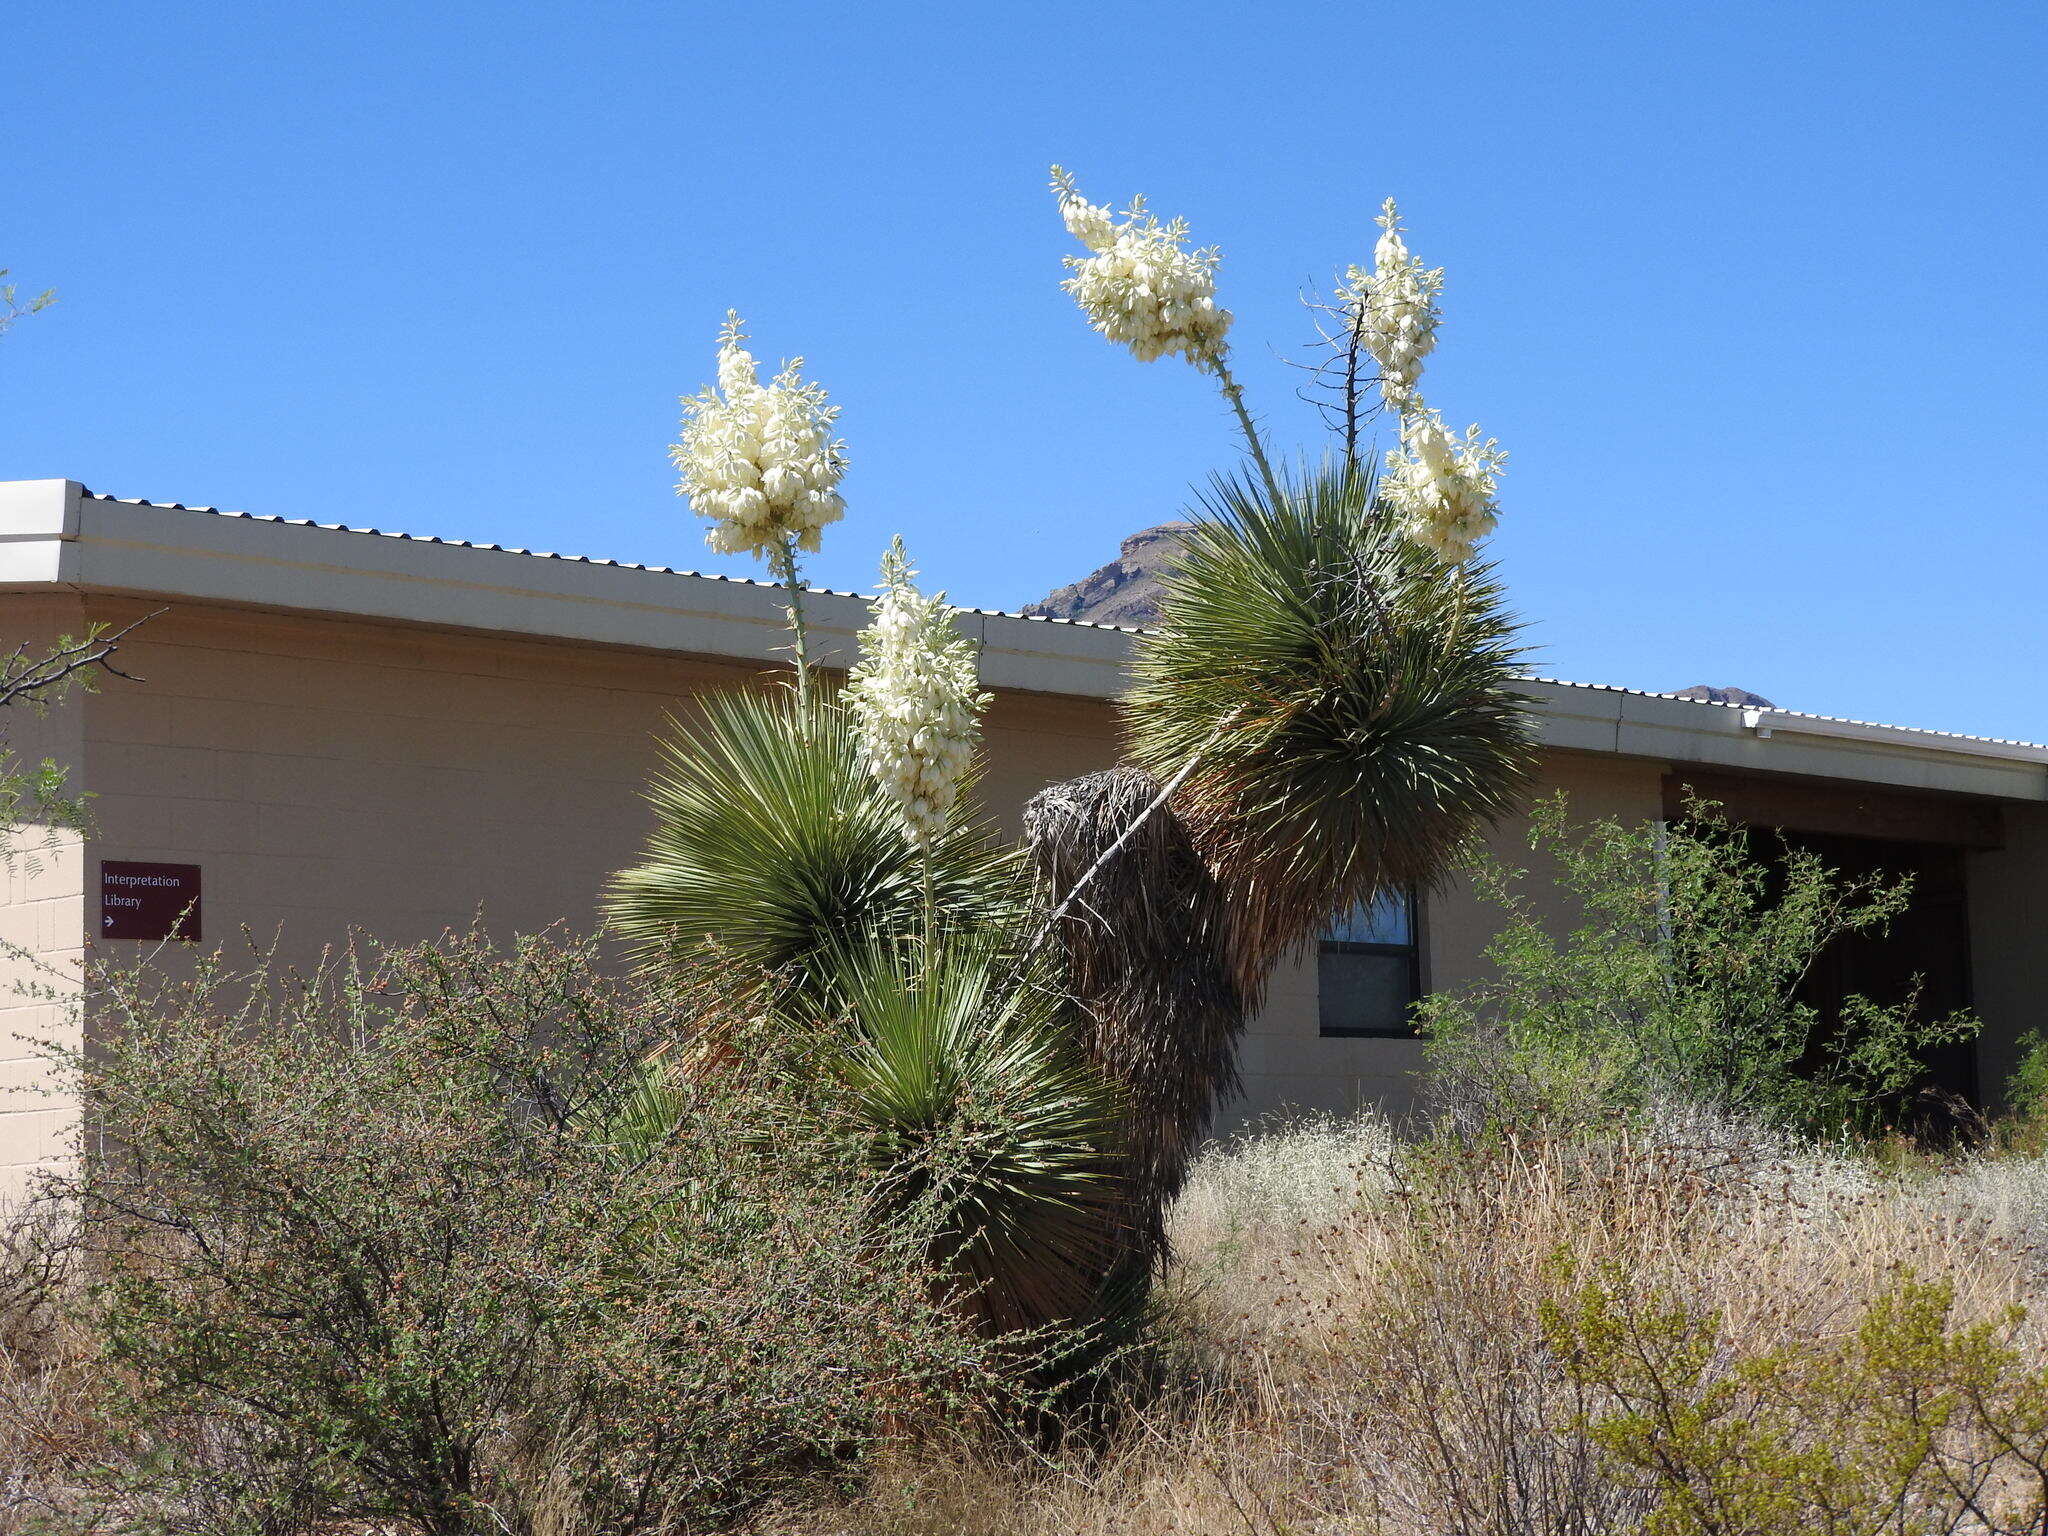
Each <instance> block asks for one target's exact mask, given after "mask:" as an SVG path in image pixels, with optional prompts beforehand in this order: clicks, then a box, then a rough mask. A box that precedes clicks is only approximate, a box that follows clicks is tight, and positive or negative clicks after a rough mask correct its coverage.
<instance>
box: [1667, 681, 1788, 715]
mask: <svg viewBox="0 0 2048 1536" xmlns="http://www.w3.org/2000/svg"><path fill="white" fill-rule="evenodd" d="M1672 697H1673V698H1674V699H1698V700H1699V701H1700V702H1701V703H1702V704H1739V705H1741V706H1742V707H1743V708H1744V709H1776V708H1777V707H1778V706H1777V705H1775V704H1773V703H1772V702H1771V701H1770V700H1769V699H1767V698H1765V697H1764V696H1763V695H1762V694H1760V693H1751V692H1750V691H1749V690H1748V689H1747V688H1712V687H1709V686H1708V685H1707V684H1705V683H1694V684H1693V685H1692V686H1691V687H1690V688H1681V689H1679V690H1678V691H1677V692H1676V693H1674V694H1673V695H1672Z"/></svg>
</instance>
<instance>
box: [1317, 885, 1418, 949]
mask: <svg viewBox="0 0 2048 1536" xmlns="http://www.w3.org/2000/svg"><path fill="white" fill-rule="evenodd" d="M1409 907H1410V903H1409V900H1408V893H1407V892H1406V891H1389V892H1388V893H1387V894H1386V895H1384V896H1382V897H1380V899H1379V900H1378V901H1375V902H1370V903H1361V904H1360V905H1358V906H1356V907H1353V908H1352V909H1351V910H1350V911H1349V912H1347V913H1345V914H1344V915H1343V916H1342V917H1340V918H1338V919H1337V921H1336V922H1334V923H1332V924H1331V925H1330V928H1329V931H1328V932H1327V933H1325V934H1324V935H1323V937H1324V938H1326V939H1332V940H1335V941H1336V942H1337V943H1340V944H1409V943H1412V942H1414V937H1413V936H1414V927H1415V925H1414V922H1413V920H1412V918H1411V916H1410V912H1409Z"/></svg>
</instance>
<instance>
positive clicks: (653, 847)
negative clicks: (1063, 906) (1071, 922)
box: [608, 689, 1016, 985]
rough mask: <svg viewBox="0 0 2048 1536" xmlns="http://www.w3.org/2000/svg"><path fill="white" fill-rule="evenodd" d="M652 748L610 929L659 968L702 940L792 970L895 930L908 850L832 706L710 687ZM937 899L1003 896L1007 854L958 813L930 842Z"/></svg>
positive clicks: (986, 905)
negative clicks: (642, 844)
mask: <svg viewBox="0 0 2048 1536" xmlns="http://www.w3.org/2000/svg"><path fill="white" fill-rule="evenodd" d="M702 709H703V716H702V719H701V720H699V721H698V722H696V723H694V724H691V725H687V726H685V725H678V726H677V727H676V729H675V732H674V734H673V735H672V736H671V737H670V738H669V739H668V740H667V741H665V742H664V743H663V744H662V767H661V770H660V771H659V772H658V773H657V774H656V776H655V779H654V782H653V783H652V785H651V786H650V787H649V790H648V799H649V800H650V801H651V802H652V804H653V806H654V813H655V828H654V832H653V833H652V835H651V836H650V837H649V839H648V842H647V850H646V854H645V856H644V857H643V859H642V860H641V862H640V863H638V864H636V865H635V866H633V867H632V868H630V869H627V870H624V871H622V872H621V873H620V874H618V875H617V876H615V877H614V878H613V882H612V890H611V896H610V899H609V902H608V908H609V915H610V919H611V924H612V927H613V929H614V930H615V931H616V932H617V933H619V934H620V935H621V936H622V937H623V938H624V939H625V940H626V941H627V943H628V944H629V945H630V946H631V947H632V949H633V950H634V952H635V954H636V955H637V957H638V958H639V959H640V961H641V962H642V963H643V964H645V965H649V966H654V967H659V966H662V965H664V964H666V963H668V962H670V961H671V960H673V959H674V958H675V957H676V956H677V955H679V954H681V953H683V952H684V951H687V950H689V949H691V948H692V947H694V946H696V945H698V944H701V943H702V942H703V941H704V940H706V939H710V940H712V941H713V942H715V943H716V944H717V945H718V946H719V949H720V951H721V952H722V954H723V956H724V958H725V959H726V960H727V961H728V962H730V963H731V964H733V965H734V966H735V967H736V968H737V969H739V970H744V969H745V968H748V967H756V968H759V969H760V970H764V971H768V972H773V973H778V974H793V975H794V976H795V978H796V980H797V981H798V983H799V984H800V985H801V984H802V982H803V980H804V975H805V972H806V968H807V967H806V962H808V961H809V960H810V959H811V958H812V957H814V956H816V955H817V954H818V953H819V952H820V950H821V949H823V948H824V947H826V946H828V945H832V944H839V945H844V944H845V943H847V942H848V941H849V940H850V939H853V938H856V937H857V936H860V935H866V934H877V933H884V932H896V931H907V930H908V929H909V928H910V927H912V926H914V925H915V923H916V922H917V921H918V919H919V917H920V914H921V913H922V911H923V903H924V896H923V889H922V869H923V864H922V855H921V854H920V853H919V851H918V848H917V846H916V844H915V843H914V842H913V841H912V840H911V837H910V834H909V833H908V832H907V831H906V830H905V829H904V825H903V818H902V817H901V816H900V815H899V814H897V812H896V811H895V810H894V808H893V807H891V806H890V805H889V804H888V803H887V802H886V801H885V800H884V799H883V798H882V797H881V796H880V795H878V794H877V793H876V792H875V787H874V782H873V779H872V778H871V776H870V775H869V773H868V771H867V768H866V766H865V764H864V763H863V762H862V761H861V756H860V746H859V743H858V740H857V739H856V737H855V734H854V730H853V727H852V725H851V723H850V722H849V721H848V719H847V717H846V715H845V714H844V713H843V712H842V711H841V710H840V708H839V707H838V705H837V704H836V702H834V701H832V700H830V699H823V698H816V697H814V698H813V699H812V700H811V701H810V702H808V703H804V702H801V701H799V700H798V699H796V698H795V697H794V696H793V695H792V694H791V693H790V692H789V691H788V690H784V689H773V690H768V691H763V692H731V693H717V694H711V695H709V696H707V697H705V698H704V699H703V701H702ZM930 853H931V860H932V876H933V879H932V883H933V895H934V898H935V905H936V909H937V911H938V912H939V914H940V915H941V916H942V917H943V918H945V919H946V920H947V921H948V922H949V923H957V924H959V925H960V926H962V927H972V926H975V925H976V924H979V923H982V922H986V921H989V920H991V919H992V918H996V917H1000V916H1002V915H1004V914H1005V913H1006V912H1007V911H1008V910H1009V906H1010V904H1011V903H1012V902H1013V901H1014V899H1015V889H1016V886H1015V880H1014V875H1013V871H1014V869H1015V855H1014V854H1013V853H1011V852H1008V851H1006V850H1004V849H1002V848H1001V847H1000V846H999V844H998V843H997V842H996V841H995V839H994V838H993V837H992V836H991V835H990V834H989V832H988V831H987V830H986V829H985V828H983V827H980V826H978V825H976V824H975V823H974V822H973V821H972V820H971V819H968V818H965V817H960V818H955V820H954V822H953V824H952V825H951V826H949V827H948V828H947V830H946V831H945V832H943V833H942V834H941V835H940V836H939V837H938V838H936V839H935V840H934V841H933V843H932V846H931V850H930Z"/></svg>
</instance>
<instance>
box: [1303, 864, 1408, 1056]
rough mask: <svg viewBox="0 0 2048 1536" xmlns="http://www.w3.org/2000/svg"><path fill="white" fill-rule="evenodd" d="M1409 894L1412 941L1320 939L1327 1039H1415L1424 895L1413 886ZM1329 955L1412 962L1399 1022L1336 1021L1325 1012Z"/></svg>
mask: <svg viewBox="0 0 2048 1536" xmlns="http://www.w3.org/2000/svg"><path fill="white" fill-rule="evenodd" d="M1406 894H1407V898H1408V942H1407V943H1406V944H1359V943H1354V942H1353V941H1351V940H1349V939H1319V940H1318V941H1317V944H1316V1031H1317V1035H1318V1037H1319V1038H1320V1039H1324V1040H1413V1039H1415V1038H1416V1035H1415V1023H1414V1017H1413V1014H1414V1008H1415V1005H1416V1004H1417V1003H1418V1002H1420V1001H1421V1000H1422V928H1423V920H1422V897H1421V894H1420V893H1419V892H1417V891H1414V890H1410V891H1408V892H1407V893H1406ZM1325 955H1377V956H1381V957H1383V958H1386V959H1400V960H1406V961H1407V962H1408V1004H1407V1007H1405V1008H1404V1009H1403V1010H1402V1012H1401V1017H1400V1019H1399V1021H1398V1022H1396V1023H1394V1024H1391V1025H1386V1024H1333V1023H1331V1022H1330V1020H1329V1018H1328V1017H1327V1016H1326V1014H1325V1013H1324V999H1323V979H1322V962H1323V957H1324V956H1325Z"/></svg>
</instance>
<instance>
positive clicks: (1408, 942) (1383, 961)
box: [1316, 891, 1422, 1040]
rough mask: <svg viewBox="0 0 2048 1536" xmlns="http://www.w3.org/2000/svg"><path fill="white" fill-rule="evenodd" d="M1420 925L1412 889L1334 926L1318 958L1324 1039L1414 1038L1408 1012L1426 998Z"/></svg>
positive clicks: (1360, 909) (1354, 912)
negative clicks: (1418, 935) (1417, 929)
mask: <svg viewBox="0 0 2048 1536" xmlns="http://www.w3.org/2000/svg"><path fill="white" fill-rule="evenodd" d="M1415 927H1416V924H1415V897H1414V895H1413V894H1412V893H1411V892H1408V891H1396V892H1392V893H1390V894H1388V895H1385V896H1382V897H1381V898H1380V899H1379V900H1378V901H1375V902H1373V903H1371V904H1370V905H1365V906H1360V907H1357V908H1354V909H1353V910H1352V911H1351V912H1350V913H1348V914H1347V915H1345V916H1344V917H1342V918H1339V919H1338V920H1337V921H1336V922H1335V923H1333V924H1331V926H1330V928H1329V930H1328V931H1327V932H1326V933H1324V935H1323V943H1322V951H1321V953H1320V954H1319V955H1318V957H1317V960H1316V991H1317V996H1318V1000H1319V1008H1320V1012H1321V1016H1322V1032H1323V1033H1324V1034H1325V1035H1368V1036H1370V1035H1377V1036H1380V1037H1382V1038H1394V1039H1401V1040H1406V1039H1410V1038H1412V1037H1413V1036H1414V1033H1415V1028H1414V1026H1413V1025H1412V1024H1411V1023H1410V1022H1409V1020H1408V1009H1409V1007H1410V1006H1411V1005H1412V1004H1413V1003H1414V1002H1415V1000H1416V998H1418V997H1420V996H1421V995H1422V975H1421V962H1420V958H1419V948H1418V946H1417V944H1416V938H1415Z"/></svg>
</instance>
